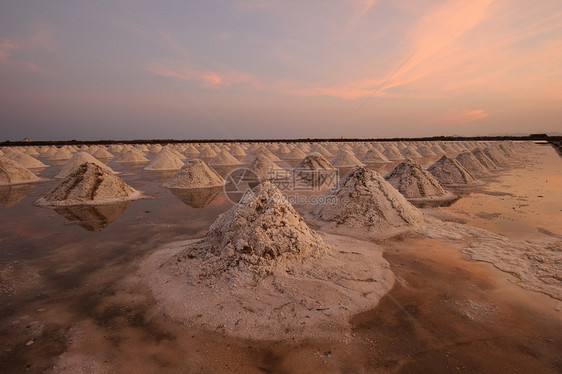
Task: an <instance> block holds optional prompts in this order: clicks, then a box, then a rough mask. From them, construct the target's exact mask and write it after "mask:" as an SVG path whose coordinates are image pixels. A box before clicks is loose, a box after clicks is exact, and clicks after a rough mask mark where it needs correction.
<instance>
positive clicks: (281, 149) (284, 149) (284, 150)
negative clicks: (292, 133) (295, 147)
mask: <svg viewBox="0 0 562 374" xmlns="http://www.w3.org/2000/svg"><path fill="white" fill-rule="evenodd" d="M289 152H291V149H290V148H289V147H287V144H285V143H281V145H280V146H279V148H278V149H277V153H278V154H280V155H286V154H288V153H289Z"/></svg>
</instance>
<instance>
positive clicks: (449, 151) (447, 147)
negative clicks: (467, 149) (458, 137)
mask: <svg viewBox="0 0 562 374" xmlns="http://www.w3.org/2000/svg"><path fill="white" fill-rule="evenodd" d="M441 149H443V151H444V152H445V154H446V155H449V156H455V155H456V154H457V153H459V151H458V150H457V149H456V148H455V147H453V146H452V145H451V143H443V145H441Z"/></svg>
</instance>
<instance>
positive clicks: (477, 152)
mask: <svg viewBox="0 0 562 374" xmlns="http://www.w3.org/2000/svg"><path fill="white" fill-rule="evenodd" d="M471 153H472V154H473V155H474V157H476V159H477V160H478V162H480V163H481V164H482V165H484V167H486V169H488V170H493V169H497V168H498V166H497V165H496V164H495V163H494V161H492V160H491V159H490V157H488V155H486V153H484V151H483V150H482V149H480V148H475V149H473V150H472V152H471Z"/></svg>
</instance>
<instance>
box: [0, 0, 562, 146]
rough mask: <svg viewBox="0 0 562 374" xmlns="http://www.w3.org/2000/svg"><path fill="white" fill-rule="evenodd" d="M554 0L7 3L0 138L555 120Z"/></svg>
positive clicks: (547, 123)
mask: <svg viewBox="0 0 562 374" xmlns="http://www.w3.org/2000/svg"><path fill="white" fill-rule="evenodd" d="M561 103H562V2H561V1H560V0H551V1H549V0H536V1H528V0H466V1H464V0H424V1H411V0H393V1H390V0H322V1H319V0H307V1H302V0H299V1H293V0H230V1H226V0H224V1H221V0H205V1H193V0H192V1H189V0H177V1H167V0H161V1H146V0H134V1H133V0H113V1H110V0H99V1H81V0H75V1H68V0H66V1H62V0H49V1H39V0H37V1H34V0H26V1H10V2H9V1H4V2H2V4H1V5H0V141H3V140H21V139H23V138H25V137H28V138H30V139H32V140H71V139H77V140H96V139H170V138H175V139H222V138H235V139H240V138H318V137H322V138H325V137H328V138H339V137H368V138H373V137H374V138H379V137H419V136H437V135H464V136H472V135H490V134H516V133H523V134H527V133H553V132H562V105H561Z"/></svg>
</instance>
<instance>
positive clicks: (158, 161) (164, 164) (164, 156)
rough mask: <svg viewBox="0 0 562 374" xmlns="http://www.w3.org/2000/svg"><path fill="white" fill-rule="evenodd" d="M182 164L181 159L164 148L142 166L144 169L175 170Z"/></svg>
mask: <svg viewBox="0 0 562 374" xmlns="http://www.w3.org/2000/svg"><path fill="white" fill-rule="evenodd" d="M182 166H183V161H182V160H180V158H179V157H178V156H177V155H176V154H175V153H173V152H171V151H169V150H166V149H164V150H162V151H161V152H160V153H159V154H158V156H156V158H155V159H154V160H152V161H151V162H149V163H148V165H146V166H145V167H144V170H177V169H181V167H182Z"/></svg>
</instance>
